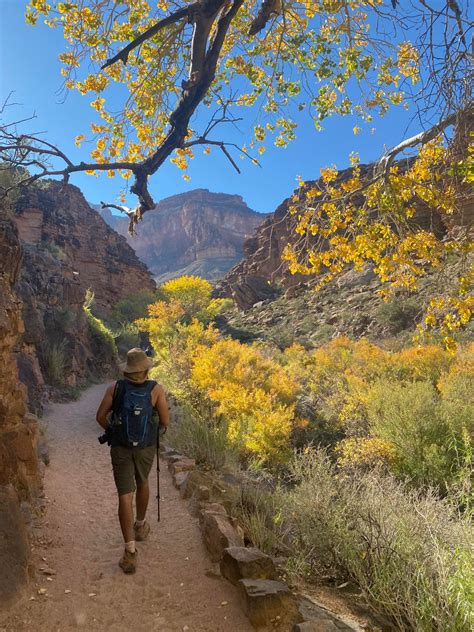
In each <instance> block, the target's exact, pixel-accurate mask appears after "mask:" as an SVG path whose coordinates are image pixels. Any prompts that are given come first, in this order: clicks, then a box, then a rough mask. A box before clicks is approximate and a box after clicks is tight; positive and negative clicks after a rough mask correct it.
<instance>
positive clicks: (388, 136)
mask: <svg viewBox="0 0 474 632" xmlns="http://www.w3.org/2000/svg"><path fill="white" fill-rule="evenodd" d="M25 4H26V0H0V24H1V30H0V42H1V43H0V96H1V99H2V102H3V101H4V99H5V97H6V96H7V95H8V94H9V93H10V92H12V91H13V92H14V94H13V97H12V100H13V101H15V102H16V103H18V104H20V105H18V106H15V107H14V108H13V107H12V108H11V110H10V116H11V117H14V118H15V119H18V118H24V117H25V116H29V115H31V114H33V113H35V114H36V119H35V120H34V121H32V122H31V124H29V125H28V129H26V128H25V129H24V131H29V132H38V131H44V132H45V134H44V138H46V139H47V140H48V141H50V142H52V143H54V144H57V145H58V146H60V147H61V148H62V149H64V150H65V151H66V153H67V154H68V155H69V156H70V157H71V158H72V160H74V161H77V162H80V161H81V160H88V152H89V151H90V149H91V147H90V146H89V147H88V146H87V144H84V145H83V147H82V148H81V149H80V150H79V149H77V148H76V146H75V144H74V137H75V136H76V135H77V134H80V133H86V134H87V132H88V131H89V123H90V122H91V121H92V120H94V116H93V110H92V109H91V108H90V106H89V102H90V101H91V100H92V99H91V96H90V95H86V96H81V95H79V94H78V93H76V92H71V93H70V94H68V95H67V97H66V99H64V95H61V94H60V93H59V90H60V87H61V76H60V74H59V69H60V64H59V62H58V60H57V57H58V54H59V53H60V52H61V51H63V50H64V41H63V39H62V37H61V32H60V30H59V29H58V30H52V29H49V28H48V27H46V26H44V25H41V24H38V25H37V26H36V27H31V26H27V25H26V24H25V23H24V19H23V13H24V7H25ZM409 120H410V117H409V115H408V114H407V113H406V112H405V111H404V110H402V109H398V110H392V111H391V112H390V113H389V114H388V115H387V116H386V117H384V118H383V119H376V118H374V120H373V121H372V123H370V124H369V125H360V126H361V127H362V132H361V133H360V134H359V135H357V136H355V135H354V134H353V132H352V128H353V127H354V125H355V124H356V123H357V124H360V123H359V121H356V120H355V119H351V118H346V119H341V118H337V119H332V120H329V121H327V122H325V129H324V131H323V132H317V131H316V130H315V128H314V125H313V123H312V121H310V120H309V118H307V117H305V118H304V119H303V121H302V125H301V126H300V127H299V128H298V130H297V140H296V141H294V142H293V143H291V144H290V146H289V147H287V148H286V149H277V148H276V147H273V146H272V145H270V144H268V145H267V151H266V152H265V154H264V155H263V156H262V157H261V165H262V168H258V167H255V166H253V165H252V164H251V163H250V162H249V161H243V162H240V161H239V165H240V166H241V169H242V174H241V175H238V174H237V173H236V172H235V171H234V169H233V168H232V167H231V165H230V163H229V162H228V161H227V160H226V159H225V158H224V156H223V155H222V154H221V153H220V152H217V151H213V152H212V154H211V156H204V155H202V154H201V151H200V150H198V151H197V152H196V158H195V160H193V161H192V162H191V167H190V170H189V175H190V176H191V180H190V181H189V182H185V181H184V180H183V178H182V172H180V171H179V170H178V169H177V168H176V167H175V166H174V165H171V164H169V163H168V164H166V165H164V166H163V167H162V169H161V170H160V171H159V172H158V173H157V174H155V175H154V176H153V178H152V180H151V184H150V191H151V193H152V195H153V196H154V199H155V200H156V201H158V200H160V199H162V198H164V197H167V196H170V195H174V194H176V193H181V192H184V191H188V190H190V189H195V188H206V189H210V190H211V191H219V192H224V193H232V194H239V195H242V197H243V198H244V200H245V201H246V202H247V204H248V205H249V206H250V207H251V208H253V209H255V210H256V211H259V212H271V211H273V210H275V208H276V207H277V206H278V204H280V202H282V201H283V199H284V198H285V197H288V196H289V195H290V194H291V192H292V191H293V189H294V188H295V186H296V177H297V176H301V177H302V178H303V179H314V178H316V177H318V175H319V169H320V168H321V167H323V166H325V165H328V164H336V165H337V166H338V167H339V168H343V167H345V166H347V163H348V155H349V153H350V152H351V151H358V152H359V153H360V156H361V159H362V161H363V162H368V161H371V160H374V159H376V158H377V157H378V156H379V155H380V154H381V153H382V152H383V149H384V147H385V146H392V145H394V144H396V143H398V142H399V141H400V140H402V139H403V138H404V137H405V135H406V133H407V129H406V128H407V125H408V122H409ZM252 122H253V117H250V118H249V119H248V120H247V121H244V122H242V123H241V124H240V129H241V133H240V132H237V134H236V137H237V139H238V138H239V136H240V134H241V136H240V137H241V139H242V143H245V142H246V141H248V140H249V135H248V132H249V131H250V128H251V125H252ZM373 128H375V131H374V129H373ZM416 131H418V129H417V128H416V126H414V127H412V128H410V133H415V132H416ZM71 183H72V184H75V185H77V186H79V187H80V188H81V189H82V191H83V193H84V195H85V196H86V198H87V199H88V200H89V201H90V202H99V201H100V200H106V201H108V202H114V201H116V197H117V195H118V193H119V191H120V188H121V186H122V184H123V180H122V179H121V178H119V177H117V178H114V179H110V178H107V177H106V176H105V175H102V176H100V177H98V178H97V177H92V176H87V175H85V174H76V175H74V176H72V177H71ZM129 203H130V205H133V204H134V198H133V196H131V197H130V199H129Z"/></svg>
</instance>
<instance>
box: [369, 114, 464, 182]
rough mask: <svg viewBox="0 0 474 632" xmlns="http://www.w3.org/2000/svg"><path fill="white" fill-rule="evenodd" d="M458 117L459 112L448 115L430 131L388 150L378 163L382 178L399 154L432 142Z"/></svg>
mask: <svg viewBox="0 0 474 632" xmlns="http://www.w3.org/2000/svg"><path fill="white" fill-rule="evenodd" d="M458 116H459V112H458V113H454V114H450V115H449V116H447V117H446V118H445V119H443V120H442V121H440V122H439V123H436V125H433V127H431V128H430V129H428V130H425V131H424V132H420V133H419V134H416V135H415V136H412V137H411V138H407V139H405V140H403V141H402V142H401V143H399V144H398V145H395V147H392V149H389V150H388V151H387V152H386V153H385V154H384V155H383V156H382V158H381V159H380V161H379V163H378V168H379V169H380V170H381V171H382V173H383V174H384V176H386V175H387V174H388V172H389V170H390V167H391V166H392V164H393V161H394V160H395V157H396V156H397V155H398V154H399V153H401V152H402V151H404V150H405V149H408V148H409V147H415V146H416V145H425V144H426V143H428V142H429V141H430V140H433V139H434V138H436V137H437V136H438V135H439V134H440V133H441V132H442V131H443V130H445V129H446V128H447V127H449V126H450V125H453V124H454V123H455V122H456V119H457V118H458Z"/></svg>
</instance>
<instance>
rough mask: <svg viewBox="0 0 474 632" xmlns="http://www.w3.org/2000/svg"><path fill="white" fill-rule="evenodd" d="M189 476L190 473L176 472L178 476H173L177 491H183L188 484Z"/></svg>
mask: <svg viewBox="0 0 474 632" xmlns="http://www.w3.org/2000/svg"><path fill="white" fill-rule="evenodd" d="M188 476H189V472H176V474H173V484H174V486H175V487H176V489H179V490H180V489H181V488H182V487H183V485H185V484H186V480H187V478H188Z"/></svg>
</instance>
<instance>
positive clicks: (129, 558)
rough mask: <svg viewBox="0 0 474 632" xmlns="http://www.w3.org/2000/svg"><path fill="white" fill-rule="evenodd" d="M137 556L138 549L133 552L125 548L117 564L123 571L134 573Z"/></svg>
mask: <svg viewBox="0 0 474 632" xmlns="http://www.w3.org/2000/svg"><path fill="white" fill-rule="evenodd" d="M137 558H138V551H135V553H130V551H127V549H125V551H124V552H123V555H122V559H121V560H120V562H119V566H120V568H121V569H122V570H123V572H124V573H127V574H128V573H134V572H135V571H136V570H137Z"/></svg>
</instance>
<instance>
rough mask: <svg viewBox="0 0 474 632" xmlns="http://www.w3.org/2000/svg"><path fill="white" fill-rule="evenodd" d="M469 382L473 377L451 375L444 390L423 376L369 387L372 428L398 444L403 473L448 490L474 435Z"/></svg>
mask: <svg viewBox="0 0 474 632" xmlns="http://www.w3.org/2000/svg"><path fill="white" fill-rule="evenodd" d="M467 382H469V383H470V382H472V378H471V377H468V376H458V377H457V378H456V379H455V378H451V379H450V380H449V381H446V383H445V384H446V387H445V390H444V392H443V393H441V394H440V393H439V392H438V390H437V389H436V388H435V387H434V386H433V385H432V384H431V383H430V382H424V381H419V382H411V383H405V384H404V383H400V382H394V381H387V380H380V381H378V382H376V383H375V384H374V385H373V386H372V388H371V389H370V390H369V393H368V397H367V411H368V417H369V425H370V431H371V434H372V435H374V436H375V437H379V438H380V439H382V440H384V441H387V442H388V443H391V444H392V445H393V446H394V448H395V464H394V467H395V471H398V474H400V475H402V476H408V477H409V478H410V479H411V480H412V481H413V482H414V483H415V484H417V485H426V484H427V485H436V486H437V487H438V488H439V489H440V490H441V491H442V492H443V493H445V492H446V489H447V488H448V487H449V485H450V484H451V483H452V482H453V481H454V480H455V479H456V478H458V476H459V470H460V468H462V467H463V465H464V463H465V452H466V441H465V437H466V433H467V434H468V435H469V434H470V435H471V436H472V430H473V419H474V403H473V401H472V395H471V393H473V392H474V388H473V387H474V384H468V383H467ZM469 386H470V387H471V390H470V391H469V390H468V389H469ZM469 397H470V398H471V401H469Z"/></svg>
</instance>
